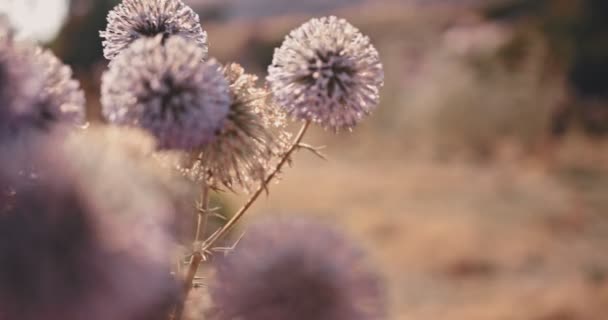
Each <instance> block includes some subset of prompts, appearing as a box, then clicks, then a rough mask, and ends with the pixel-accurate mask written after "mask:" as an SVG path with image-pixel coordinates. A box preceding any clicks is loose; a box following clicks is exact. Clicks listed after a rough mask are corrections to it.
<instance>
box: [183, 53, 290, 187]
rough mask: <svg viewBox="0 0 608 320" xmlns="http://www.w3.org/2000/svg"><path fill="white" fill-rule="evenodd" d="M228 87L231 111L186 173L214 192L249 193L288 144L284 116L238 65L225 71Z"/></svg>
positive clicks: (232, 65)
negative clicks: (235, 190) (215, 189)
mask: <svg viewBox="0 0 608 320" xmlns="http://www.w3.org/2000/svg"><path fill="white" fill-rule="evenodd" d="M224 75H225V76H226V78H227V79H228V82H229V83H230V96H231V103H230V111H229V112H228V117H227V118H226V120H225V121H224V124H223V126H222V128H221V129H220V130H219V133H218V136H217V139H216V140H215V141H214V142H212V143H210V144H208V145H205V146H204V147H203V148H201V149H200V150H197V152H195V153H194V158H195V160H194V163H193V164H192V165H191V166H190V167H189V168H188V169H187V170H186V171H187V173H188V174H189V175H190V176H192V177H193V178H195V179H205V178H206V179H207V180H208V183H209V184H210V185H211V186H212V187H215V188H221V187H225V188H228V189H230V190H233V188H234V187H241V188H243V189H245V190H247V189H249V188H250V187H251V186H252V185H253V184H254V183H259V182H262V181H263V180H264V179H265V178H266V174H267V172H268V170H269V167H270V164H271V163H272V161H273V160H274V159H276V158H277V157H279V156H280V155H281V153H282V152H283V149H284V147H285V144H286V142H287V134H286V132H285V131H284V127H285V115H284V114H283V113H282V112H281V111H280V110H279V109H278V108H275V107H274V106H273V105H271V104H270V103H269V101H268V93H267V91H266V90H264V89H261V88H257V87H256V81H257V77H256V76H253V75H249V74H246V73H245V71H244V70H243V68H242V67H241V66H240V65H238V64H231V65H229V66H227V67H225V68H224Z"/></svg>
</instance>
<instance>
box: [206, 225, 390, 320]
mask: <svg viewBox="0 0 608 320" xmlns="http://www.w3.org/2000/svg"><path fill="white" fill-rule="evenodd" d="M363 260H364V259H363V257H362V254H361V252H360V251H359V249H357V248H355V247H353V245H352V244H351V243H350V242H349V241H347V240H345V239H344V238H343V237H342V236H341V235H340V234H338V233H337V232H335V231H333V230H331V229H328V228H325V227H323V226H320V225H317V224H314V223H310V222H306V221H300V220H295V221H288V220H284V221H274V222H269V223H263V224H259V225H256V226H254V227H251V228H249V229H248V230H247V233H246V234H245V236H244V237H243V239H242V240H241V241H240V242H239V244H238V246H237V248H236V249H235V250H234V251H233V252H231V253H229V254H228V256H226V257H220V258H218V260H216V261H215V262H214V263H215V270H216V277H215V278H216V279H215V281H214V283H213V284H212V286H211V287H210V294H211V298H212V302H213V306H214V309H216V310H214V313H215V314H216V316H217V318H218V319H242V320H283V319H292V320H300V319H301V320H309V319H317V320H367V319H382V318H383V314H384V298H383V293H382V290H381V285H380V281H379V279H378V277H377V276H376V275H375V273H374V272H372V271H370V269H368V268H367V266H366V263H365V262H364V261H363Z"/></svg>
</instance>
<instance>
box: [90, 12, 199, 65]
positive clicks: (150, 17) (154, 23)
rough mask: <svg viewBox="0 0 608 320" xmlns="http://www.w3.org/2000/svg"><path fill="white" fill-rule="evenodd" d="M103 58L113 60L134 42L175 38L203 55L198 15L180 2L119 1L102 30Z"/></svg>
mask: <svg viewBox="0 0 608 320" xmlns="http://www.w3.org/2000/svg"><path fill="white" fill-rule="evenodd" d="M100 34H101V37H102V38H104V39H105V40H104V41H103V46H104V50H103V52H104V56H105V57H106V59H108V60H112V59H114V58H115V57H116V56H117V55H118V54H119V53H120V52H121V51H123V50H124V49H126V48H127V47H129V45H131V43H133V42H134V41H135V40H137V39H140V38H145V37H155V36H157V35H162V36H163V37H164V38H167V37H169V36H173V35H179V36H181V37H184V38H187V39H189V40H190V41H192V42H193V43H196V44H197V45H198V46H199V47H200V48H201V50H202V51H203V53H204V56H206V55H207V50H208V49H207V33H206V32H205V31H203V29H202V28H201V25H200V21H199V16H198V15H197V14H196V13H195V12H194V11H193V10H192V9H191V8H190V7H188V6H187V5H185V4H184V3H183V2H182V1H181V0H123V2H122V3H120V4H119V5H117V6H116V7H115V8H114V10H112V11H110V13H109V14H108V26H107V29H106V30H105V31H102V32H101V33H100Z"/></svg>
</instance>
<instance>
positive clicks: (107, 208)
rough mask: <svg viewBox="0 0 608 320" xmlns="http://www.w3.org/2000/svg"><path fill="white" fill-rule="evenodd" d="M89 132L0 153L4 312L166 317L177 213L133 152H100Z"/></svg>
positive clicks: (172, 288)
mask: <svg viewBox="0 0 608 320" xmlns="http://www.w3.org/2000/svg"><path fill="white" fill-rule="evenodd" d="M73 134H75V133H73ZM79 134H80V133H79ZM84 137H89V138H91V137H90V136H88V135H84V136H82V137H81V138H75V137H68V138H66V137H65V136H63V135H61V136H54V135H44V136H38V137H37V138H36V139H39V140H32V141H30V143H29V144H27V146H26V145H25V144H21V145H18V146H20V148H16V149H13V150H11V153H10V154H7V153H3V154H2V155H0V164H2V165H0V319H23V320H34V319H48V320H77V319H83V318H86V319H91V320H103V319H117V320H143V319H163V315H166V314H167V313H168V311H169V309H170V307H171V305H172V303H173V302H174V301H175V296H176V295H177V293H178V290H177V286H176V284H175V281H174V280H173V279H171V277H170V275H169V261H170V260H169V259H167V257H168V256H169V255H170V254H169V253H168V252H167V251H168V250H169V248H170V247H171V246H170V244H169V242H170V241H171V237H170V236H169V235H168V234H169V233H170V222H171V221H172V218H171V216H173V214H174V212H173V211H172V210H171V205H170V202H169V201H167V200H166V196H165V195H164V193H162V192H160V191H156V188H155V187H154V186H155V185H156V184H158V180H157V179H155V178H154V176H151V175H148V176H145V178H144V175H142V173H143V172H144V171H142V170H143V169H141V168H140V169H136V167H137V166H136V165H134V164H133V163H132V162H133V158H132V154H134V153H136V151H135V150H134V149H130V148H129V149H125V148H124V146H123V147H113V148H117V149H120V151H122V152H121V153H120V154H117V153H114V151H115V150H113V149H111V148H108V147H106V146H104V145H103V144H101V145H102V146H103V148H102V150H101V151H99V152H94V151H95V150H96V149H97V148H98V147H99V145H100V144H98V143H96V142H99V141H97V140H96V139H89V138H86V139H85V138H84ZM123 137H124V136H123ZM66 141H69V142H67V143H65V142H66ZM116 142H119V141H116ZM64 143H65V144H64ZM116 144H117V145H121V144H120V143H116ZM24 146H26V147H24ZM4 147H6V146H4ZM148 159H149V158H148ZM120 160H122V162H120V163H119V161H120ZM125 164H126V167H125V166H124V165H125ZM24 166H25V167H28V168H30V167H33V168H36V171H35V174H32V175H27V179H26V178H25V177H24V176H23V175H22V174H21V172H22V170H21V168H23V167H24ZM132 168H134V169H133V170H130V169H132ZM125 182H126V183H125ZM136 187H138V188H136ZM144 195H145V196H144ZM147 197H151V199H147ZM118 198H122V200H120V199H118ZM148 200H150V201H148ZM165 318H166V317H165Z"/></svg>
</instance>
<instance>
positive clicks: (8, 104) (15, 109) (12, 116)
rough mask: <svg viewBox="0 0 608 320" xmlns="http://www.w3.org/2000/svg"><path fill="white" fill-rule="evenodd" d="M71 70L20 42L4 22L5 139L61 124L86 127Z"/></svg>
mask: <svg viewBox="0 0 608 320" xmlns="http://www.w3.org/2000/svg"><path fill="white" fill-rule="evenodd" d="M84 100H85V99H84V93H83V92H82V90H80V85H79V83H78V82H77V81H76V80H73V79H72V72H71V69H70V68H69V67H67V66H65V65H63V64H62V63H61V62H60V61H59V59H57V58H56V57H55V56H54V55H53V54H52V53H51V52H50V51H46V50H43V49H41V48H39V47H37V46H35V45H33V44H31V43H27V42H17V41H15V39H14V37H13V31H12V29H10V26H9V25H8V22H6V21H3V20H2V19H0V127H1V128H0V131H2V132H4V133H3V134H2V135H5V134H7V133H8V134H9V136H11V135H12V134H14V133H16V132H17V133H18V132H20V131H23V130H24V129H31V128H48V127H50V126H51V125H55V124H57V123H72V124H82V122H84V114H85V101H84Z"/></svg>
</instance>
